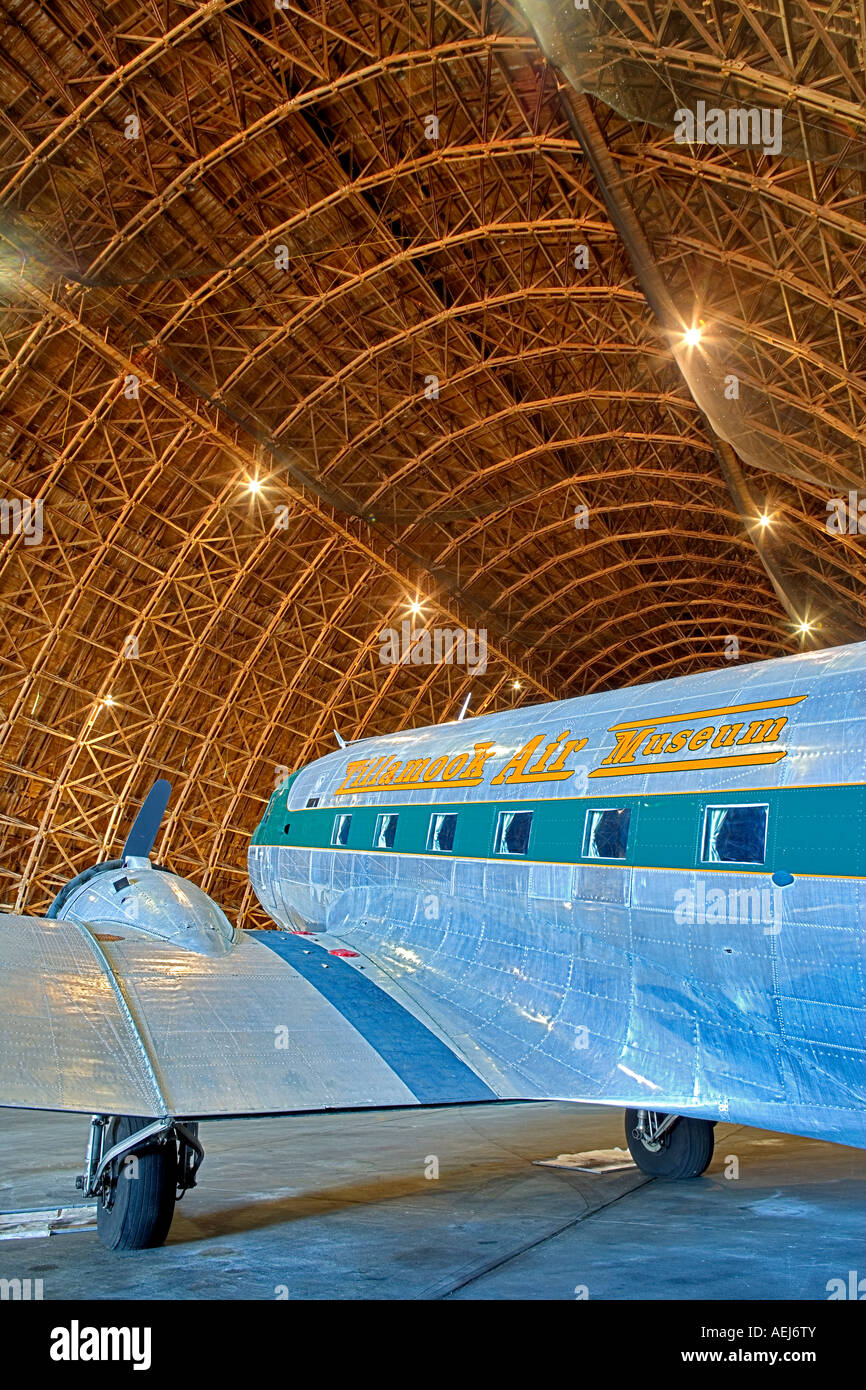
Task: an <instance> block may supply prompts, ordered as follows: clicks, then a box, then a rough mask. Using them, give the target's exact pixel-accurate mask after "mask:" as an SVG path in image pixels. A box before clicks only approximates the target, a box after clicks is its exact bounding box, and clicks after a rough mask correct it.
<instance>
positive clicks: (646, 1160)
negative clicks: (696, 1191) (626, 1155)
mask: <svg viewBox="0 0 866 1390" xmlns="http://www.w3.org/2000/svg"><path fill="white" fill-rule="evenodd" d="M713 1128H714V1126H713V1122H712V1120H693V1119H689V1118H688V1117H687V1116H685V1115H666V1114H662V1112H661V1111H659V1110H626V1112H625V1137H626V1141H627V1143H628V1147H629V1152H630V1153H631V1156H632V1158H633V1159H634V1161H635V1163H636V1164H637V1166H638V1168H640V1170H641V1172H642V1173H647V1174H648V1175H649V1176H650V1177H653V1178H667V1179H668V1180H670V1181H676V1180H678V1179H680V1178H698V1177H700V1175H701V1173H704V1172H706V1170H707V1168H708V1167H709V1166H710V1162H711V1161H712V1157H713V1148H714V1143H715V1141H714V1135H713Z"/></svg>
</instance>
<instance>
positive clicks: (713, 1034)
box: [0, 643, 866, 1249]
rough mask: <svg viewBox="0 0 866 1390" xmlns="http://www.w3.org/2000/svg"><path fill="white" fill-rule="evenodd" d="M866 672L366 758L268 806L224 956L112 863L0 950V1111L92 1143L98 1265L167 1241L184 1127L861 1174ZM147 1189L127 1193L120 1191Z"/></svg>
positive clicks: (465, 736)
mask: <svg viewBox="0 0 866 1390" xmlns="http://www.w3.org/2000/svg"><path fill="white" fill-rule="evenodd" d="M864 676H866V643H860V644H856V645H852V646H847V647H839V648H834V649H829V650H823V651H816V652H808V653H801V654H799V655H795V656H789V657H784V658H781V659H778V660H773V661H767V662H758V663H755V664H752V665H747V666H743V667H739V666H735V665H731V666H729V667H728V668H726V669H723V670H716V671H710V672H705V673H701V674H698V675H692V676H685V677H679V678H674V679H670V680H664V681H659V682H654V683H650V684H645V685H637V686H630V687H628V688H626V689H624V690H620V691H614V692H605V693H601V694H594V695H585V696H579V697H577V698H574V699H571V700H564V701H556V702H552V703H548V704H542V705H536V706H530V707H521V708H519V709H514V710H507V711H501V712H499V713H495V714H487V715H480V716H478V717H475V718H472V719H463V720H460V721H458V720H455V721H453V722H451V723H446V724H438V725H434V726H431V727H428V728H421V729H411V730H404V731H400V732H397V733H392V734H389V735H384V736H376V737H371V738H367V739H361V740H356V741H354V742H352V743H348V742H346V741H344V740H341V746H340V747H339V748H338V749H337V750H336V751H335V752H333V753H329V754H327V755H326V756H325V757H323V758H319V759H318V760H316V761H315V762H312V763H310V764H308V765H307V766H304V767H301V768H299V769H298V770H297V771H296V772H294V773H293V774H291V776H289V777H288V778H287V779H286V780H285V782H284V783H283V784H282V785H280V786H279V787H278V788H277V789H276V790H275V791H274V792H273V794H272V795H271V797H270V800H269V803H268V806H267V809H266V811H265V814H264V816H263V819H262V821H261V823H260V824H259V826H258V827H257V829H256V831H255V833H254V834H253V837H252V842H251V845H250V848H249V855H248V868H249V874H250V879H251V882H252V884H253V887H254V889H255V892H256V894H257V896H258V899H259V901H260V902H261V904H262V906H263V907H264V909H265V911H266V912H267V913H268V915H269V916H270V917H271V919H272V920H273V921H274V922H275V924H276V926H277V927H278V928H279V929H278V930H269V931H257V932H243V933H242V932H239V931H238V930H237V929H235V928H233V927H232V925H231V923H230V922H229V921H228V919H227V918H226V916H225V914H224V913H223V912H222V910H221V909H220V908H219V907H218V906H217V905H216V904H215V903H214V902H212V901H211V899H209V898H208V897H207V896H206V895H205V894H204V893H203V892H202V891H201V890H200V889H199V888H197V886H196V885H195V884H193V883H190V882H189V881H188V880H185V879H181V878H179V877H178V876H177V875H174V874H171V873H169V872H168V871H167V870H165V869H164V868H162V867H161V866H159V865H158V864H154V863H153V862H152V861H151V858H150V855H151V853H152V849H153V845H154V843H155V840H156V836H157V833H158V828H159V823H160V819H161V816H162V814H163V812H164V810H165V804H166V801H167V797H168V793H169V787H168V784H167V783H166V782H162V781H161V782H158V783H156V784H155V786H154V788H152V790H151V792H150V793H149V795H148V797H147V799H146V800H145V803H144V805H143V806H142V808H141V811H140V812H139V814H138V816H137V818H136V821H135V824H134V825H133V828H132V830H131V831H130V834H129V837H128V838H127V841H126V844H125V846H124V849H123V853H122V855H121V857H120V859H119V860H114V861H109V862H107V863H102V864H98V865H95V866H94V867H93V868H91V869H88V870H85V872H84V873H82V874H80V875H78V876H77V877H76V878H75V879H73V880H72V881H71V882H70V883H69V884H68V885H67V886H66V887H65V888H64V889H63V890H62V891H61V893H60V894H59V895H58V897H57V899H56V900H55V902H54V903H53V904H52V906H51V908H50V909H49V913H48V917H47V918H46V919H37V918H25V917H14V916H7V917H6V918H5V921H4V923H3V926H2V930H0V1104H3V1105H10V1106H26V1107H30V1108H41V1109H55V1110H73V1111H84V1112H88V1113H90V1114H91V1116H92V1120H91V1132H90V1143H89V1147H88V1153H87V1160H86V1170H85V1173H84V1175H83V1176H82V1178H80V1179H79V1183H80V1186H81V1189H82V1190H83V1191H84V1192H85V1193H86V1194H87V1195H89V1196H91V1197H93V1198H94V1199H95V1201H96V1203H97V1229H98V1233H99V1237H100V1239H101V1240H102V1242H103V1244H105V1245H106V1246H108V1247H109V1248H111V1249H140V1248H145V1247H147V1246H152V1245H155V1244H159V1243H161V1242H162V1241H163V1240H164V1239H165V1236H166V1234H167V1232H168V1229H169V1224H170V1222H171V1218H172V1213H173V1210H174V1203H175V1198H176V1196H177V1195H182V1193H183V1192H184V1191H185V1190H186V1189H187V1188H188V1187H191V1186H193V1185H194V1184H195V1182H196V1175H197V1172H198V1169H199V1166H200V1164H201V1161H202V1156H203V1149H202V1145H201V1140H200V1136H199V1129H198V1126H199V1124H200V1122H201V1121H202V1120H206V1119H217V1118H221V1117H228V1116H233V1117H237V1116H242V1115H249V1116H252V1115H275V1114H291V1113H298V1112H310V1111H316V1110H351V1109H356V1108H367V1107H369V1108H384V1107H391V1106H394V1107H398V1106H411V1105H430V1104H444V1103H467V1102H471V1103H485V1102H494V1101H497V1100H522V1101H526V1100H537V1101H551V1100H556V1101H574V1102H584V1103H597V1104H598V1103H601V1104H604V1105H608V1106H616V1107H619V1108H621V1109H623V1110H624V1111H625V1130H626V1139H627V1143H628V1147H629V1149H630V1151H631V1155H632V1157H633V1159H634V1161H635V1163H636V1164H637V1166H638V1168H639V1169H641V1170H642V1171H643V1172H645V1173H648V1174H650V1175H653V1176H656V1177H661V1178H666V1179H672V1180H676V1179H685V1178H694V1177H697V1176H699V1175H700V1174H701V1173H702V1172H704V1171H705V1170H706V1168H707V1166H708V1165H709V1163H710V1161H711V1159H712V1155H713V1147H714V1126H715V1125H716V1124H717V1123H719V1122H722V1121H723V1122H729V1123H734V1124H744V1125H753V1126H759V1127H762V1128H768V1129H772V1130H776V1131H781V1132H786V1133H792V1134H797V1135H803V1136H808V1137H815V1138H820V1139H826V1140H831V1141H834V1142H837V1143H842V1144H849V1145H854V1146H857V1147H860V1148H866V1108H864V1102H866V1068H864V1060H866V1026H864V1023H866V1001H864V996H863V980H864V974H866V933H864V927H863V922H862V916H861V908H860V903H861V899H862V895H863V893H864V882H866V844H864V836H863V835H862V832H861V827H862V826H863V824H864V809H866V806H864V801H866V766H864V740H863V732H862V729H863V689H864ZM130 1177H136V1178H137V1179H138V1181H131V1180H129V1181H127V1180H126V1179H129V1178H130Z"/></svg>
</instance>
